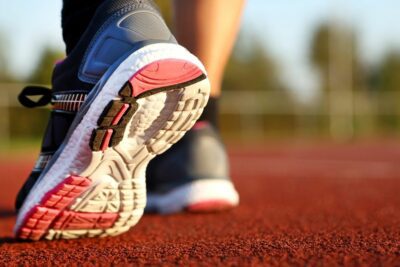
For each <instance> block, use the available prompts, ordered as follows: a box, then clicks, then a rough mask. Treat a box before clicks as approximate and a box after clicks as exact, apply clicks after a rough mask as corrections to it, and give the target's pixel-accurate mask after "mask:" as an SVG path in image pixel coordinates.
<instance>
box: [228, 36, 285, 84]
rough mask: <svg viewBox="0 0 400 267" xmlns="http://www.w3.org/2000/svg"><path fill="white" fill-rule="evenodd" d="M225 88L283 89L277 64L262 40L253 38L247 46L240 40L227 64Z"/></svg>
mask: <svg viewBox="0 0 400 267" xmlns="http://www.w3.org/2000/svg"><path fill="white" fill-rule="evenodd" d="M223 88H224V90H232V91H240V90H250V91H253V90H254V91H262V90H276V89H279V88H281V85H280V83H279V79H278V75H277V70H276V65H275V62H273V61H272V59H271V57H269V56H268V54H267V51H266V50H265V48H264V46H263V45H262V43H261V41H260V40H258V39H256V38H251V43H249V44H247V45H246V46H245V45H244V44H241V41H240V40H239V42H238V45H236V46H235V49H234V52H233V54H232V56H231V58H230V60H229V62H228V64H227V67H226V70H225V76H224V80H223Z"/></svg>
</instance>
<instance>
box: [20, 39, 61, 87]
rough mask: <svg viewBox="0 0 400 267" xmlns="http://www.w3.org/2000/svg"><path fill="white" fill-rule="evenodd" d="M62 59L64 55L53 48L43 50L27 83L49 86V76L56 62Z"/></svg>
mask: <svg viewBox="0 0 400 267" xmlns="http://www.w3.org/2000/svg"><path fill="white" fill-rule="evenodd" d="M63 57H64V53H62V52H60V51H57V50H55V49H53V48H49V47H47V48H44V49H43V51H42V53H41V55H40V57H39V60H38V64H37V65H36V67H35V69H34V70H33V72H32V73H31V75H30V76H29V78H28V80H27V82H29V83H37V84H50V83H51V75H52V73H53V69H54V65H55V63H56V62H57V60H60V59H62V58H63Z"/></svg>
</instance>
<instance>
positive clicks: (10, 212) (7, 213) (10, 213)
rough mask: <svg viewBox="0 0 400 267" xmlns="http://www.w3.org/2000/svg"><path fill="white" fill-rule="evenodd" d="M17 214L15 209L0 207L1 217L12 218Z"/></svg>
mask: <svg viewBox="0 0 400 267" xmlns="http://www.w3.org/2000/svg"><path fill="white" fill-rule="evenodd" d="M15 215H16V213H15V211H14V210H6V209H0V219H6V218H10V217H12V216H15Z"/></svg>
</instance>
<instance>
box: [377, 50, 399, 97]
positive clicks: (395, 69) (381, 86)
mask: <svg viewBox="0 0 400 267" xmlns="http://www.w3.org/2000/svg"><path fill="white" fill-rule="evenodd" d="M377 89H378V90H379V91H400V52H398V51H390V52H389V53H388V54H387V55H386V56H385V58H384V59H383V61H382V62H381V64H380V66H379V69H378V73H377Z"/></svg>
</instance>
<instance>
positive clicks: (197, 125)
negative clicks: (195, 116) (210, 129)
mask: <svg viewBox="0 0 400 267" xmlns="http://www.w3.org/2000/svg"><path fill="white" fill-rule="evenodd" d="M209 124H210V123H209V122H208V121H197V122H196V123H195V124H194V125H193V127H192V129H193V130H200V129H204V128H205V127H207V126H208V125H209Z"/></svg>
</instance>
